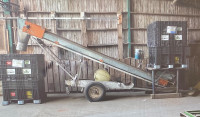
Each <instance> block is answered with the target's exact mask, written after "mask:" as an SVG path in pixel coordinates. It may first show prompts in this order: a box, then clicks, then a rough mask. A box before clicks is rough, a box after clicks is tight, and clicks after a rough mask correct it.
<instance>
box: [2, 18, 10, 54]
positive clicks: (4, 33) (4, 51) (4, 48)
mask: <svg viewBox="0 0 200 117" xmlns="http://www.w3.org/2000/svg"><path fill="white" fill-rule="evenodd" d="M5 28H6V24H5V21H4V20H0V35H1V37H0V40H1V43H0V54H7V52H8V38H7V31H6V30H5Z"/></svg>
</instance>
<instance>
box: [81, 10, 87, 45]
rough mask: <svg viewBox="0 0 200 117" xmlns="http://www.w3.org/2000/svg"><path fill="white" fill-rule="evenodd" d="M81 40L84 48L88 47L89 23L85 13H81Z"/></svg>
mask: <svg viewBox="0 0 200 117" xmlns="http://www.w3.org/2000/svg"><path fill="white" fill-rule="evenodd" d="M80 15H81V18H83V19H82V20H81V39H82V40H83V46H85V47H87V46H88V36H87V21H86V20H85V19H84V18H85V12H81V14H80Z"/></svg>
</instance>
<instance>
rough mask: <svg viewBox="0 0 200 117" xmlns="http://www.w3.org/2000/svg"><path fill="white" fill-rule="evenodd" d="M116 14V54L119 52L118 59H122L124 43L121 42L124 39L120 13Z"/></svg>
mask: <svg viewBox="0 0 200 117" xmlns="http://www.w3.org/2000/svg"><path fill="white" fill-rule="evenodd" d="M117 15H118V24H117V33H118V54H119V59H123V58H124V57H123V55H124V54H123V52H124V45H123V42H124V40H123V39H122V35H123V33H122V14H121V13H119V14H117Z"/></svg>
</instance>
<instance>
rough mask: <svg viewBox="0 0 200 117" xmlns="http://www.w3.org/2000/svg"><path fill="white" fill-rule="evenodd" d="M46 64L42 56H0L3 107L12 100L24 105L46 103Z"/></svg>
mask: <svg viewBox="0 0 200 117" xmlns="http://www.w3.org/2000/svg"><path fill="white" fill-rule="evenodd" d="M44 75H45V62H44V55H42V54H26V55H25V54H23V55H20V54H10V55H0V77H1V79H2V87H3V105H8V104H9V102H11V101H12V100H17V101H18V104H24V101H25V100H33V103H41V102H43V101H45V98H46V94H45V87H44Z"/></svg>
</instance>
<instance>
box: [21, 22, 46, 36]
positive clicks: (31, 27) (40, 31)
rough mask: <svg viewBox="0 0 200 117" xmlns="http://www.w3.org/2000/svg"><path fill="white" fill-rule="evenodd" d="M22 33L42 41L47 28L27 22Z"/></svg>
mask: <svg viewBox="0 0 200 117" xmlns="http://www.w3.org/2000/svg"><path fill="white" fill-rule="evenodd" d="M22 31H23V32H26V33H28V34H30V35H32V36H35V37H38V38H41V39H42V38H43V36H44V32H45V28H42V27H41V26H39V25H36V24H33V23H31V22H28V21H26V22H25V26H24V27H23V30H22Z"/></svg>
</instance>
